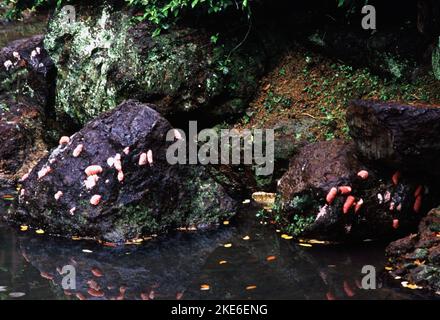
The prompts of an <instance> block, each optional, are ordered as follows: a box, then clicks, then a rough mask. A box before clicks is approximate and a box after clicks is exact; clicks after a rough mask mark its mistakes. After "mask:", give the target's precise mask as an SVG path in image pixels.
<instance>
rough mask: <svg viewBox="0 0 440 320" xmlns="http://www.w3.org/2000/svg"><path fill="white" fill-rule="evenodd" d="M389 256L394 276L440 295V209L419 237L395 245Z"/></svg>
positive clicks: (430, 216) (425, 222)
mask: <svg viewBox="0 0 440 320" xmlns="http://www.w3.org/2000/svg"><path fill="white" fill-rule="evenodd" d="M386 254H387V256H388V257H389V258H390V260H389V261H390V264H391V266H392V269H393V270H392V271H390V274H391V276H392V277H394V278H395V277H400V278H401V280H400V281H407V282H408V284H409V285H413V286H414V285H415V286H417V287H420V288H426V289H429V290H432V291H433V292H436V293H437V294H440V210H439V209H433V210H431V211H430V212H429V214H428V215H427V216H426V217H425V218H423V220H422V221H421V222H420V225H419V230H418V232H417V234H411V235H409V236H407V237H405V238H403V239H400V240H397V241H394V242H392V243H391V244H390V245H389V246H388V248H387V250H386ZM408 284H407V285H408Z"/></svg>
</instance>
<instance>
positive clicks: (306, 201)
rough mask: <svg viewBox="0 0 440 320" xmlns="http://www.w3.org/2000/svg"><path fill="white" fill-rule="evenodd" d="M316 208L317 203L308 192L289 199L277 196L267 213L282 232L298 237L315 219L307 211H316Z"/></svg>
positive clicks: (317, 206)
mask: <svg viewBox="0 0 440 320" xmlns="http://www.w3.org/2000/svg"><path fill="white" fill-rule="evenodd" d="M317 208H319V203H317V202H316V201H315V200H314V198H313V197H312V196H311V195H309V194H303V195H298V196H295V197H293V198H292V199H291V200H289V201H285V200H282V199H281V197H280V196H277V198H276V199H275V204H274V206H273V208H272V212H270V213H268V215H269V217H270V218H271V219H273V220H274V221H275V222H276V223H277V225H278V227H279V228H281V230H282V231H283V232H285V233H287V234H290V235H292V236H294V237H299V236H301V234H302V233H303V232H304V231H306V230H307V228H308V227H309V226H310V225H311V224H312V223H313V222H314V221H315V217H314V216H313V215H310V214H309V213H310V212H316V210H317Z"/></svg>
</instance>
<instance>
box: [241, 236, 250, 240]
mask: <svg viewBox="0 0 440 320" xmlns="http://www.w3.org/2000/svg"><path fill="white" fill-rule="evenodd" d="M250 238H251V237H249V236H244V237H243V240H249V239H250Z"/></svg>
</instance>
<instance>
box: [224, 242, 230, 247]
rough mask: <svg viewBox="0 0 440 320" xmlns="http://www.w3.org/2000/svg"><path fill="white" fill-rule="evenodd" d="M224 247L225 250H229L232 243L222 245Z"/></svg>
mask: <svg viewBox="0 0 440 320" xmlns="http://www.w3.org/2000/svg"><path fill="white" fill-rule="evenodd" d="M224 247H225V248H230V247H232V243H226V244H225V245H224Z"/></svg>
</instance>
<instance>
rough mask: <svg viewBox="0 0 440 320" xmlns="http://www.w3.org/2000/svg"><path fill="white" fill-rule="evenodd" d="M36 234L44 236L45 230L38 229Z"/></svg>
mask: <svg viewBox="0 0 440 320" xmlns="http://www.w3.org/2000/svg"><path fill="white" fill-rule="evenodd" d="M35 233H36V234H44V230H43V229H38V230H37V231H35Z"/></svg>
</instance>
